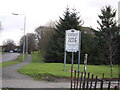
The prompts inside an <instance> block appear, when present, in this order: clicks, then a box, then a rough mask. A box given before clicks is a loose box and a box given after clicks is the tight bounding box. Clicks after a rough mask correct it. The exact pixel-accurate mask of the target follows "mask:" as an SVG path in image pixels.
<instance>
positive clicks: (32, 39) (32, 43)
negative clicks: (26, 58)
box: [20, 33, 37, 53]
mask: <svg viewBox="0 0 120 90" xmlns="http://www.w3.org/2000/svg"><path fill="white" fill-rule="evenodd" d="M24 37H25V52H27V51H28V53H31V52H32V51H35V50H37V39H36V35H35V34H33V33H28V34H27V35H26V36H23V37H22V38H21V39H20V48H21V50H23V43H24Z"/></svg>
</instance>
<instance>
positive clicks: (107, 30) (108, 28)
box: [96, 6, 118, 77]
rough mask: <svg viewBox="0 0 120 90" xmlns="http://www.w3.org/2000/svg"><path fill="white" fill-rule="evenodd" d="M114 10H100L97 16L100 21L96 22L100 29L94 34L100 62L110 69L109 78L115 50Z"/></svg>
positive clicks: (116, 32)
mask: <svg viewBox="0 0 120 90" xmlns="http://www.w3.org/2000/svg"><path fill="white" fill-rule="evenodd" d="M115 15H116V10H115V9H112V7H111V6H106V7H104V8H102V9H101V15H98V17H99V19H100V21H97V22H98V24H99V26H100V28H98V29H99V31H98V32H97V33H96V36H97V38H98V41H99V42H98V43H99V52H100V53H99V55H101V57H102V58H101V59H102V61H106V62H105V63H106V64H109V65H110V67H111V77H112V72H113V62H114V59H115V53H116V50H117V46H116V45H117V42H116V35H117V34H118V29H117V26H116V20H115Z"/></svg>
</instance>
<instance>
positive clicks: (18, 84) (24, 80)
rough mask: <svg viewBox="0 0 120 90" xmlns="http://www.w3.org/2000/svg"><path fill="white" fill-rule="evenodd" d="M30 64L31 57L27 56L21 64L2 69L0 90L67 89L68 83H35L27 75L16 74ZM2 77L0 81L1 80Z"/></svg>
mask: <svg viewBox="0 0 120 90" xmlns="http://www.w3.org/2000/svg"><path fill="white" fill-rule="evenodd" d="M30 62H31V56H30V55H28V56H27V59H26V60H25V62H23V63H19V64H15V65H12V66H8V67H4V68H2V75H1V74H0V85H2V86H0V88H1V87H2V88H69V87H70V83H69V82H47V81H35V80H33V79H32V78H30V77H29V76H27V75H22V74H20V73H18V72H17V71H18V69H19V68H21V67H23V66H24V65H26V64H28V63H30ZM1 77H2V79H1Z"/></svg>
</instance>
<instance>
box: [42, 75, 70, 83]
mask: <svg viewBox="0 0 120 90" xmlns="http://www.w3.org/2000/svg"><path fill="white" fill-rule="evenodd" d="M42 80H44V81H48V82H70V78H65V77H54V76H48V77H47V76H46V77H44V78H42Z"/></svg>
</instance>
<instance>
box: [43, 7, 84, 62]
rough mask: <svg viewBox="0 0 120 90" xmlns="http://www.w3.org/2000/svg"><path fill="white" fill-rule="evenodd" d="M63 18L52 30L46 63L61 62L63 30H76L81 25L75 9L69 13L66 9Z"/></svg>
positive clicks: (62, 56) (62, 55)
mask: <svg viewBox="0 0 120 90" xmlns="http://www.w3.org/2000/svg"><path fill="white" fill-rule="evenodd" d="M63 16H64V17H63V18H62V17H60V18H59V22H58V23H57V24H56V27H55V28H54V33H53V36H52V39H51V40H50V42H49V45H48V48H47V52H46V55H45V59H46V62H59V63H62V62H63V58H64V40H65V30H68V29H77V30H78V29H79V26H80V25H81V23H82V20H80V17H79V16H78V13H77V12H76V10H75V9H74V10H73V11H72V12H70V10H69V8H67V9H66V11H65V13H64V15H63ZM68 58H69V57H68Z"/></svg>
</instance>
